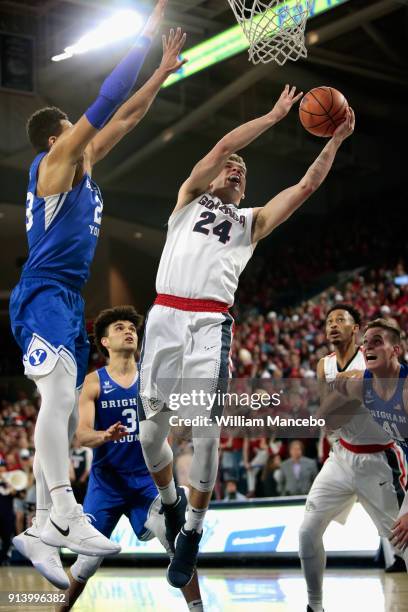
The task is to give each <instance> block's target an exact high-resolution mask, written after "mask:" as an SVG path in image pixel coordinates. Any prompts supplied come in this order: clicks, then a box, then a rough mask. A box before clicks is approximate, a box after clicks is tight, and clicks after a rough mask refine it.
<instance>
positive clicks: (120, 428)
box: [103, 421, 128, 442]
mask: <svg viewBox="0 0 408 612" xmlns="http://www.w3.org/2000/svg"><path fill="white" fill-rule="evenodd" d="M127 433H128V431H127V429H126V427H125V426H124V425H123V423H121V422H120V421H118V422H117V423H114V424H113V425H111V426H110V427H109V428H108V429H107V430H106V431H105V432H104V438H103V441H104V442H114V441H115V440H120V439H121V438H124V437H125V436H127Z"/></svg>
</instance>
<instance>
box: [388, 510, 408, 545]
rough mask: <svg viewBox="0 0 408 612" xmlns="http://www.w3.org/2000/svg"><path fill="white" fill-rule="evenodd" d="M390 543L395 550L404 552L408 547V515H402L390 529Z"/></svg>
mask: <svg viewBox="0 0 408 612" xmlns="http://www.w3.org/2000/svg"><path fill="white" fill-rule="evenodd" d="M391 531H392V536H391V537H390V542H391V544H392V545H393V546H395V547H396V548H399V549H401V550H404V549H405V548H406V546H407V545H408V513H407V514H403V515H402V516H401V517H400V518H399V519H398V520H397V522H396V523H395V525H394V526H393V528H392V529H391Z"/></svg>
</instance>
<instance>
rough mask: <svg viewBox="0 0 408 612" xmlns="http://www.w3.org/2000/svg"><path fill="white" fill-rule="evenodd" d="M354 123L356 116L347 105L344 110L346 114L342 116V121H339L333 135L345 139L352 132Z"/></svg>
mask: <svg viewBox="0 0 408 612" xmlns="http://www.w3.org/2000/svg"><path fill="white" fill-rule="evenodd" d="M355 124H356V117H355V115H354V111H353V109H352V108H351V107H350V106H348V107H347V110H346V115H345V117H344V121H343V122H342V123H340V125H339V126H338V127H337V128H336V130H335V131H334V134H333V137H334V138H338V139H340V140H342V141H343V140H345V139H346V138H348V137H349V136H351V134H352V133H353V132H354V126H355Z"/></svg>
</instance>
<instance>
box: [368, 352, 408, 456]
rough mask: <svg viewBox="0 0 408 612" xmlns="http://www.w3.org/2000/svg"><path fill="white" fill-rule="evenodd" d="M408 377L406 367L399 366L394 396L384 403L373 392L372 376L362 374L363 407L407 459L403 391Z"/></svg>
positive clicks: (407, 424)
mask: <svg viewBox="0 0 408 612" xmlns="http://www.w3.org/2000/svg"><path fill="white" fill-rule="evenodd" d="M407 376H408V366H406V365H404V364H401V368H400V374H399V379H398V383H397V387H396V389H395V393H394V395H393V396H392V397H391V398H390V399H389V400H388V401H385V400H383V399H381V398H380V397H379V396H378V395H377V393H376V392H375V389H374V386H373V375H372V373H371V372H370V371H369V370H365V372H364V391H363V393H364V405H365V406H366V407H367V408H368V410H369V411H370V413H371V416H372V417H373V419H374V420H375V421H376V422H377V423H378V424H379V425H381V427H383V428H384V429H385V431H386V432H387V433H388V434H389V435H390V437H391V438H392V439H394V440H395V442H397V443H398V444H399V445H400V446H401V448H402V449H403V451H404V453H405V456H406V457H407V459H408V414H407V412H406V410H405V407H404V399H403V391H404V384H405V380H406V378H407Z"/></svg>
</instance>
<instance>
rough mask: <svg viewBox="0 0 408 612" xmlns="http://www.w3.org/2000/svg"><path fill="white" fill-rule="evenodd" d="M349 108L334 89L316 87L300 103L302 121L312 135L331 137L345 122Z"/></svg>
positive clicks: (344, 99)
mask: <svg viewBox="0 0 408 612" xmlns="http://www.w3.org/2000/svg"><path fill="white" fill-rule="evenodd" d="M347 107H348V102H347V100H346V98H345V97H344V96H343V94H342V93H341V92H340V91H338V90H337V89H334V87H315V88H314V89H311V90H310V91H309V92H308V93H307V94H306V95H305V96H303V98H302V100H301V102H300V106H299V117H300V121H301V123H302V125H303V127H304V128H305V129H306V130H307V131H308V132H310V133H311V134H314V135H315V136H323V137H329V136H332V135H333V132H334V131H335V129H336V128H337V126H338V125H340V123H341V122H342V121H343V119H344V116H345V113H346V110H347Z"/></svg>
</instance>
